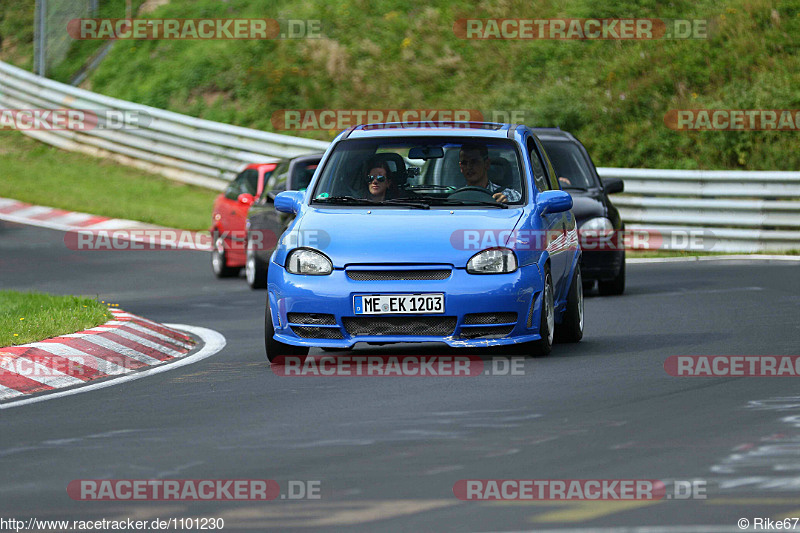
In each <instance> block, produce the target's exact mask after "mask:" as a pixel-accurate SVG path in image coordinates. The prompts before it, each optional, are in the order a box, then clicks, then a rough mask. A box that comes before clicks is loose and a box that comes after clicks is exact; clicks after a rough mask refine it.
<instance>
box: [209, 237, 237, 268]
mask: <svg viewBox="0 0 800 533" xmlns="http://www.w3.org/2000/svg"><path fill="white" fill-rule="evenodd" d="M211 246H212V247H213V248H212V250H211V271H212V272H213V273H214V275H215V276H217V277H218V278H232V277H234V276H238V275H239V271H240V270H241V267H230V266H228V265H227V257H225V256H226V255H227V254H226V253H225V239H223V238H222V237H220V236H219V233H217V232H216V231H215V232H214V233H213V235H212V238H211Z"/></svg>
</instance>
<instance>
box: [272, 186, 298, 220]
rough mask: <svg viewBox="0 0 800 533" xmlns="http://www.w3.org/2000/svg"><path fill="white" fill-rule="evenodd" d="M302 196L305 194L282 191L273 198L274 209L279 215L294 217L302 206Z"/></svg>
mask: <svg viewBox="0 0 800 533" xmlns="http://www.w3.org/2000/svg"><path fill="white" fill-rule="evenodd" d="M304 195H305V193H304V192H300V191H283V192H282V193H280V194H279V195H278V196H276V197H275V209H276V210H277V211H280V212H281V213H289V214H293V215H296V214H297V212H298V211H300V206H301V205H303V196H304Z"/></svg>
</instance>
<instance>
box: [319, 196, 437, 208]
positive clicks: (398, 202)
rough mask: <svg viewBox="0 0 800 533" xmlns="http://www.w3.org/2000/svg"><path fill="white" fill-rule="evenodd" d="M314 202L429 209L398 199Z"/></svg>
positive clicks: (333, 198)
mask: <svg viewBox="0 0 800 533" xmlns="http://www.w3.org/2000/svg"><path fill="white" fill-rule="evenodd" d="M314 201H315V202H320V203H325V204H345V205H346V204H356V205H395V206H403V207H414V208H417V209H428V208H429V206H428V205H427V204H419V203H410V202H407V201H404V200H403V199H402V198H398V199H395V200H384V201H377V200H370V199H369V198H357V197H355V196H328V197H325V198H316V199H315V200H314Z"/></svg>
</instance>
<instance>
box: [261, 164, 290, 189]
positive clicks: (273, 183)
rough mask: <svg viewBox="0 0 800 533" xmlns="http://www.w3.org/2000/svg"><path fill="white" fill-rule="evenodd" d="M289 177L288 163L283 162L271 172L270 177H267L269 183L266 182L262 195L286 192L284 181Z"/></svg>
mask: <svg viewBox="0 0 800 533" xmlns="http://www.w3.org/2000/svg"><path fill="white" fill-rule="evenodd" d="M288 177H289V162H288V161H285V162H283V163H281V164H279V165H278V166H277V167H276V168H275V170H273V171H272V175H271V176H270V177H269V181H267V186H266V187H264V194H266V193H267V192H269V191H276V190H277V191H285V190H286V179H287V178H288Z"/></svg>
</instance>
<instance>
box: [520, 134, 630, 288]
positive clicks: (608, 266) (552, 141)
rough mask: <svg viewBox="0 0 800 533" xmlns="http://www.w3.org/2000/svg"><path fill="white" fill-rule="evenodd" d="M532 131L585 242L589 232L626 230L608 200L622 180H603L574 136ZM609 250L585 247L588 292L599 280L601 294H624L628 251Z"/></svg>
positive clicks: (583, 267)
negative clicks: (569, 197)
mask: <svg viewBox="0 0 800 533" xmlns="http://www.w3.org/2000/svg"><path fill="white" fill-rule="evenodd" d="M533 131H534V132H535V133H536V135H537V136H538V137H539V139H540V140H541V141H542V144H543V145H544V149H545V151H546V152H547V155H548V157H549V158H550V162H551V163H552V164H553V168H555V170H556V174H557V175H558V181H559V184H560V185H561V188H562V189H563V190H565V191H567V192H568V193H570V194H571V195H572V200H573V206H572V212H573V213H574V214H575V218H576V219H577V222H578V230H579V232H581V238H582V239H584V238H585V236H586V235H587V234H589V233H590V232H598V233H602V232H611V231H614V232H620V231H622V230H624V229H625V224H624V223H623V222H622V219H621V218H620V215H619V211H618V210H617V208H616V207H614V204H612V203H611V200H610V199H609V197H608V195H609V194H613V193H617V192H622V190H623V188H624V184H623V182H622V180H621V179H619V178H608V179H606V180H601V179H600V176H599V175H598V174H597V168H595V166H594V163H593V162H592V158H591V157H589V153H588V152H587V151H586V148H585V147H584V146H583V144H582V143H581V142H580V141H579V140H578V139H577V138H575V136H574V135H572V134H571V133H569V132H566V131H563V130H561V129H559V128H534V129H533ZM615 234H616V235H619V233H615ZM617 240H618V239H615V241H617ZM582 242H584V241H583V240H582ZM612 242H613V241H612ZM600 248H603V249H600ZM608 248H615V247H600V246H598V247H597V249H592V247H591V246H585V245H584V246H583V256H582V260H581V273H582V274H583V280H584V286H585V288H586V289H587V290H588V289H591V288H592V286H593V285H594V282H595V281H597V289H598V291H599V292H600V294H602V295H612V294H622V293H623V292H625V250H624V249H608ZM619 248H621V247H619Z"/></svg>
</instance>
